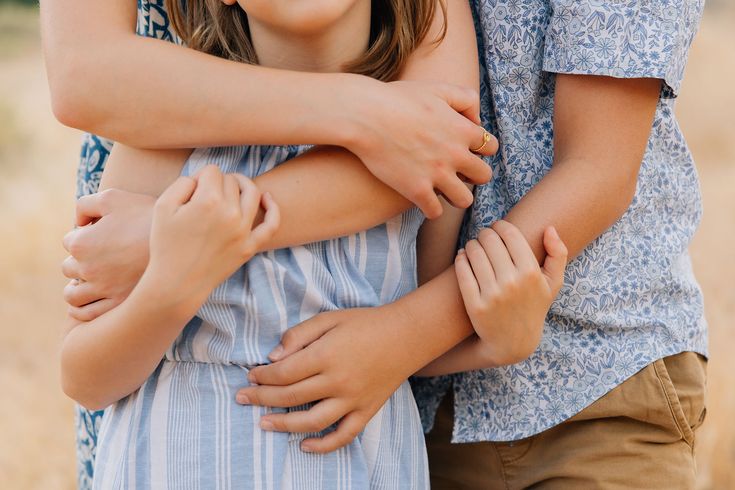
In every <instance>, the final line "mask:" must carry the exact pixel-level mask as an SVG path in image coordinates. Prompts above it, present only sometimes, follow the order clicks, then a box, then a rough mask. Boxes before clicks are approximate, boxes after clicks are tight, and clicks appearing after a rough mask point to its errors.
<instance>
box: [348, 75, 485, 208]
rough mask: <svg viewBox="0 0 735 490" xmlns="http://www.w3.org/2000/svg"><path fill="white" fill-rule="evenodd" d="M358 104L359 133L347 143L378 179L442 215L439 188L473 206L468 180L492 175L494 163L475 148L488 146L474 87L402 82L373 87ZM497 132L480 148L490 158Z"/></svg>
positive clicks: (477, 180)
mask: <svg viewBox="0 0 735 490" xmlns="http://www.w3.org/2000/svg"><path fill="white" fill-rule="evenodd" d="M373 87H377V89H376V90H365V91H364V92H363V93H364V94H365V97H363V98H361V99H360V100H359V101H360V103H361V104H362V105H361V107H360V110H357V111H355V112H354V114H356V115H357V117H359V120H360V122H361V123H362V124H361V126H360V128H361V129H360V131H359V132H358V135H357V137H356V138H355V140H354V141H351V142H348V144H347V145H345V146H347V148H348V149H349V150H350V151H352V152H353V153H354V154H355V155H357V156H358V157H359V158H360V160H362V162H363V163H364V164H365V166H366V167H367V168H368V169H369V170H370V172H372V174H373V175H375V176H376V177H377V178H378V179H380V180H381V181H383V182H384V183H385V184H387V185H388V186H390V187H392V188H393V189H395V190H396V191H397V192H399V193H400V194H401V195H403V196H404V197H405V198H406V199H408V200H409V201H411V202H413V203H414V204H416V205H417V206H418V207H419V208H421V211H423V213H424V214H425V215H426V217H427V218H430V219H433V218H437V217H439V216H440V215H441V214H442V206H441V203H440V201H439V199H438V198H437V192H438V193H440V194H442V195H444V197H446V198H447V200H448V201H449V202H450V203H451V204H452V205H453V206H456V207H460V208H466V207H468V206H470V205H471V204H472V192H471V191H470V190H469V189H468V188H467V186H466V185H465V182H470V183H473V184H478V185H479V184H484V183H486V182H488V181H489V180H490V177H491V170H490V167H489V165H488V164H487V163H486V162H485V161H483V160H482V158H480V157H479V156H478V155H477V154H475V153H472V152H471V151H470V148H472V149H475V148H479V147H480V146H481V145H483V141H484V140H483V135H484V130H483V128H482V127H481V126H479V124H480V119H479V96H478V94H477V92H475V91H473V90H471V89H466V88H461V87H457V86H454V85H448V84H442V83H429V82H415V81H411V82H408V81H399V82H391V83H388V84H380V85H377V84H376V85H374V86H373ZM497 149H498V141H497V140H496V139H495V138H494V137H492V136H491V137H490V140H488V141H487V142H485V144H484V146H482V149H481V150H480V151H479V153H480V154H482V155H492V154H494V153H495V152H496V151H497Z"/></svg>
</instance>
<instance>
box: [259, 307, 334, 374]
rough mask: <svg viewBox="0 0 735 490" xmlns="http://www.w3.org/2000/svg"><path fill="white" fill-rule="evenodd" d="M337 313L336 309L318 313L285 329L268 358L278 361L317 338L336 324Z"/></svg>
mask: <svg viewBox="0 0 735 490" xmlns="http://www.w3.org/2000/svg"><path fill="white" fill-rule="evenodd" d="M337 314H338V312H337V311H327V312H324V313H320V314H318V315H316V316H314V317H312V318H310V319H309V320H306V321H305V322H301V323H299V324H298V325H296V326H295V327H292V328H290V329H288V330H286V332H285V333H284V334H283V336H282V337H281V343H280V344H278V345H277V346H276V348H275V349H273V351H271V353H270V354H268V359H270V360H271V361H273V362H276V361H280V360H282V359H285V358H286V357H288V356H290V355H291V354H293V353H295V352H297V351H300V350H301V349H303V348H304V347H306V346H308V345H309V344H311V343H313V342H314V341H316V340H318V339H319V338H320V337H321V336H322V335H324V334H325V333H327V332H329V331H330V330H332V329H333V328H334V327H336V326H337V323H338V322H337V319H336V318H335V316H336V315H337Z"/></svg>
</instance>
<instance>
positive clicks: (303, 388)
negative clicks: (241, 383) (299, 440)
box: [235, 375, 330, 408]
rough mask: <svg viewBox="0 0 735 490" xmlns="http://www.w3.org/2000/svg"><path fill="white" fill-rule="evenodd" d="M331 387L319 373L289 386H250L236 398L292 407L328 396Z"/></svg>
mask: <svg viewBox="0 0 735 490" xmlns="http://www.w3.org/2000/svg"><path fill="white" fill-rule="evenodd" d="M329 388H330V386H329V385H328V384H327V383H326V382H325V381H324V377H323V376H318V375H317V376H312V377H311V378H308V379H305V380H304V381H300V382H298V383H296V384H294V385H289V386H267V385H256V386H248V387H246V388H242V389H240V390H239V391H238V392H237V394H236V395H235V400H237V403H239V404H241V405H257V406H260V407H280V408H291V407H298V406H299V405H304V404H306V403H311V402H315V401H318V400H321V399H322V398H325V397H327V396H328V395H329Z"/></svg>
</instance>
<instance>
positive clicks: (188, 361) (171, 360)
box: [161, 356, 271, 371]
mask: <svg viewBox="0 0 735 490" xmlns="http://www.w3.org/2000/svg"><path fill="white" fill-rule="evenodd" d="M161 362H164V363H172V364H192V365H202V366H207V365H210V366H217V367H235V368H241V369H244V370H246V371H250V370H251V369H255V368H256V367H258V366H267V365H269V364H271V363H270V362H244V361H224V360H217V359H181V358H176V357H173V358H172V357H168V356H166V357H164V358H163V359H161Z"/></svg>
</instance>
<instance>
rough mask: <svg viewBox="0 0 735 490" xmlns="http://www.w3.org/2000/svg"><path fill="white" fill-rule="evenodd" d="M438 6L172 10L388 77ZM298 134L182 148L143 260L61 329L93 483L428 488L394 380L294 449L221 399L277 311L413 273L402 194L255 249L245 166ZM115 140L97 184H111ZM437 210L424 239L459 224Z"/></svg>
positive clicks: (253, 362) (403, 396) (258, 353)
mask: <svg viewBox="0 0 735 490" xmlns="http://www.w3.org/2000/svg"><path fill="white" fill-rule="evenodd" d="M436 6H437V4H436V3H435V2H434V0H420V1H419V0H384V1H376V2H374V3H372V4H371V2H370V1H368V0H338V1H323V2H313V1H310V2H308V4H307V2H286V1H284V0H280V1H273V0H247V1H246V0H240V2H239V5H238V4H235V0H223V3H219V2H216V1H205V0H188V1H187V2H186V5H185V6H184V5H183V3H181V4H180V3H178V2H177V1H175V2H171V3H170V4H169V5H168V10H169V13H170V14H171V16H172V18H173V22H174V25H175V26H176V30H177V32H178V34H179V35H180V36H181V37H182V39H183V41H185V42H186V43H187V44H188V45H189V46H191V47H193V48H195V49H200V50H202V51H206V52H209V53H213V54H217V55H220V56H223V57H228V58H232V59H236V60H240V61H244V62H259V63H261V64H263V65H267V66H273V67H277V68H290V69H302V70H307V71H340V70H348V71H352V72H357V73H364V74H370V75H373V76H375V77H376V78H379V79H381V80H390V79H392V78H394V77H395V76H396V75H397V73H398V72H399V71H400V70H401V68H402V63H403V60H405V59H406V57H407V55H408V54H409V53H410V52H411V51H412V50H413V49H414V48H415V47H416V46H417V45H418V43H419V42H420V41H421V40H422V39H423V38H424V37H425V36H426V35H427V32H428V31H429V28H430V24H431V20H432V19H433V18H434V10H435V8H436ZM184 7H185V8H184ZM244 89H246V88H244ZM116 148H117V147H116ZM304 150H306V148H304V147H280V146H244V147H228V148H206V149H199V150H196V151H194V152H193V153H192V154H191V155H190V156H188V158H187V159H186V162H185V164H184V168H183V175H184V176H183V177H180V178H179V179H178V180H176V181H175V182H174V183H173V184H172V185H171V186H169V187H168V188H167V189H166V191H165V192H164V193H163V194H162V195H161V197H160V198H158V201H157V204H156V209H155V213H154V218H153V223H152V231H151V250H150V261H149V264H148V267H147V269H146V271H145V274H144V275H143V278H142V279H141V280H140V282H139V283H138V285H137V286H136V287H135V289H134V290H133V292H132V293H131V294H130V296H129V297H128V298H127V299H126V300H125V301H124V302H123V303H122V304H121V305H119V306H118V307H116V308H114V309H113V310H111V311H109V312H108V313H105V314H103V315H102V316H100V317H98V318H97V319H95V320H92V321H90V322H86V323H81V324H75V325H72V327H71V328H70V329H69V330H68V332H67V334H66V336H65V339H64V344H63V349H62V375H63V383H64V389H65V391H66V392H67V393H68V394H69V395H70V396H72V397H73V398H75V399H77V400H78V401H79V402H80V403H82V404H83V405H85V406H87V407H89V408H102V407H108V408H107V409H106V413H105V416H104V422H103V426H102V428H101V431H100V434H99V440H98V453H97V462H96V468H95V476H94V488H98V489H109V488H142V489H145V488H154V489H163V488H170V489H186V488H254V489H260V488H263V489H281V488H286V489H288V488H299V489H325V490H326V489H369V488H370V489H373V488H374V489H378V488H383V489H401V488H405V489H423V488H428V477H427V463H426V456H425V448H424V443H423V435H422V431H421V426H420V422H419V418H418V413H417V410H416V406H415V404H414V400H413V397H412V395H411V392H410V388H409V386H408V384H407V383H403V384H402V385H401V386H400V387H399V388H398V389H397V391H396V392H395V393H394V394H393V396H392V397H391V398H390V399H389V400H388V402H387V403H386V404H385V405H384V406H383V407H382V409H381V410H380V411H379V412H378V413H377V415H376V416H375V417H374V418H373V419H372V421H371V422H370V423H369V424H368V426H367V427H366V428H365V430H364V431H363V432H362V433H361V434H360V435H359V437H357V439H356V440H355V441H353V443H351V444H350V445H348V446H347V447H345V448H342V449H340V450H339V451H336V452H333V453H330V454H326V455H317V454H309V453H307V452H304V451H302V450H301V447H300V443H301V441H302V440H303V439H304V438H305V437H306V436H307V434H283V433H274V432H265V431H263V430H261V428H260V427H259V420H260V418H261V416H262V415H264V414H266V413H268V411H269V410H268V409H261V408H258V407H253V406H247V405H245V406H244V405H240V404H237V403H236V402H235V396H234V395H235V392H236V391H237V389H239V388H241V387H243V386H247V384H248V381H247V372H248V370H249V369H250V368H252V367H253V366H257V365H260V364H264V363H267V362H269V361H268V357H267V356H268V353H269V352H270V351H271V350H272V349H273V348H274V347H275V346H276V345H278V343H279V339H280V337H281V335H282V334H283V333H284V331H285V330H286V329H288V328H289V327H291V326H293V325H295V324H297V323H299V322H301V321H303V320H306V319H308V318H310V317H312V316H313V315H315V314H317V313H319V312H322V311H327V310H335V309H342V308H354V307H369V306H376V305H380V304H384V303H387V302H392V301H395V300H396V299H398V298H399V297H401V296H402V295H404V294H406V293H407V292H409V291H411V290H412V289H414V288H415V287H416V243H415V242H416V236H417V233H418V231H419V227H420V225H421V224H422V221H423V217H422V215H421V213H420V212H419V211H417V210H415V209H413V210H409V211H407V212H405V213H404V214H402V215H399V216H396V217H394V218H393V219H391V220H390V221H388V222H387V223H384V224H382V225H379V226H376V227H374V228H372V229H370V230H367V231H363V232H359V233H355V234H353V235H349V236H345V237H342V238H337V239H332V240H325V241H320V242H315V243H312V244H309V245H305V246H296V247H291V248H283V249H279V250H275V251H268V252H262V253H257V252H260V251H261V250H262V249H263V247H264V244H265V243H267V242H268V239H269V237H270V236H271V235H272V234H273V232H274V230H275V227H276V226H277V223H278V210H277V207H276V205H275V203H274V202H273V200H272V199H270V198H269V197H268V196H267V195H265V196H260V193H259V191H258V190H257V188H256V187H255V186H254V185H253V183H252V181H251V180H250V179H252V178H255V177H256V176H259V175H261V174H263V173H265V172H268V171H270V170H272V169H274V168H275V167H277V166H278V165H280V164H281V163H283V162H285V161H287V160H289V159H291V158H293V157H295V156H297V155H298V154H299V153H301V152H303V151H304ZM115 151H116V150H115ZM115 151H113V155H112V157H111V160H110V162H109V163H108V168H107V169H106V175H105V177H107V178H108V179H107V180H108V182H107V185H108V187H109V186H110V185H114V184H115V181H114V180H115V178H114V175H115V172H116V169H117V168H118V167H117V165H116V163H115V162H116V159H115ZM121 151H124V150H121ZM177 154H178V155H180V153H176V152H173V153H172V155H177ZM171 159H173V160H175V158H173V157H172V158H169V160H171ZM182 162H183V160H182ZM164 167H165V170H164V171H160V172H159V174H158V175H156V174H155V170H150V172H151V173H150V174H149V175H143V173H140V174H136V175H135V176H134V177H135V178H137V179H139V180H141V181H142V180H145V181H146V182H148V183H151V182H154V183H155V182H165V181H166V180H167V179H168V177H165V178H164V177H162V175H166V176H168V175H170V172H171V169H172V168H177V167H176V165H168V166H159V169H161V168H164ZM147 168H149V169H153V168H154V166H150V167H147ZM178 168H180V166H179V167H178ZM126 171H127V172H130V168H127V169H126ZM176 172H177V173H178V169H177V170H176ZM108 173H109V175H108ZM168 180H171V179H168ZM103 184H104V179H103ZM151 185H152V184H151ZM153 186H154V187H155V185H153ZM159 190H160V189H159ZM261 204H262V205H261ZM263 210H265V212H264V213H263ZM446 216H447V217H448V219H451V220H453V223H454V224H453V226H449V227H446V228H445V229H446V230H447V236H446V237H445V238H444V239H443V240H442V239H440V237H434V239H435V240H436V241H437V243H439V242H444V243H446V242H447V241H449V242H453V241H454V240H455V239H456V236H457V231H458V227H459V220H457V218H456V217H457V213H454V214H452V213H446ZM460 216H461V214H460ZM254 223H260V224H257V225H256V226H255V227H254V228H253V225H254ZM251 228H252V231H251ZM444 248H447V247H444ZM451 255H453V253H452V254H451ZM448 260H449V261H451V256H450V257H449V258H448ZM243 263H244V265H243ZM192 317H193V319H192ZM161 358H163V360H161Z"/></svg>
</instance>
